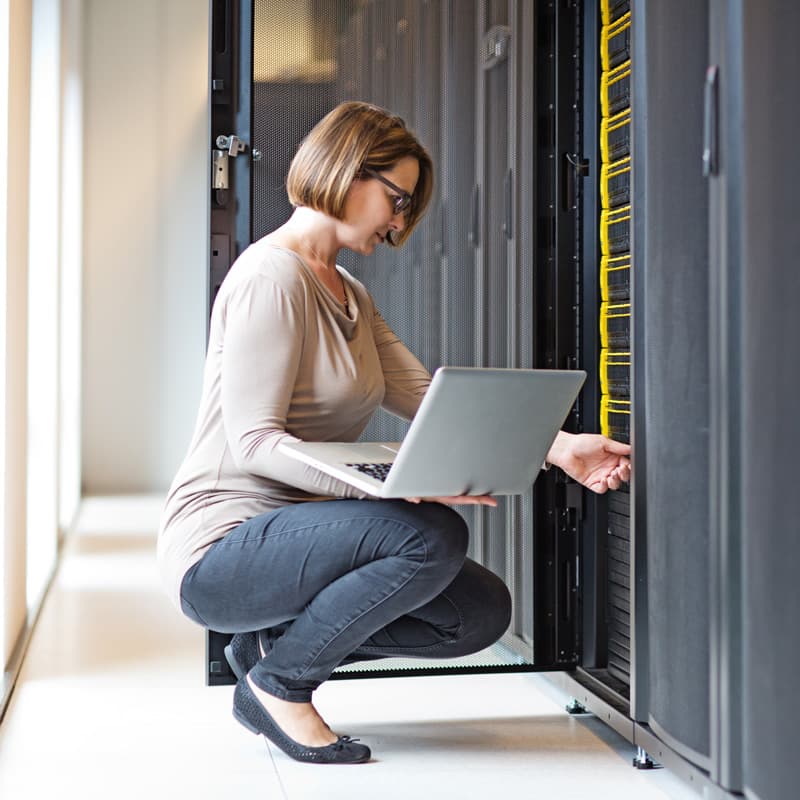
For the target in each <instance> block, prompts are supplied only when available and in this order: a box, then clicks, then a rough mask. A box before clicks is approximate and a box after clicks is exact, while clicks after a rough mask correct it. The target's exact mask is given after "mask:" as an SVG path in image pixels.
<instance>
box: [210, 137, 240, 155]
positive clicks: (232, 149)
mask: <svg viewBox="0 0 800 800" xmlns="http://www.w3.org/2000/svg"><path fill="white" fill-rule="evenodd" d="M217 147H219V149H220V150H227V151H228V155H229V156H238V155H239V153H244V152H245V151H246V150H247V142H244V141H242V140H241V139H240V138H239V137H238V136H234V135H233V134H231V135H230V136H224V135H220V136H217Z"/></svg>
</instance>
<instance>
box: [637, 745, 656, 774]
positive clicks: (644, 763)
mask: <svg viewBox="0 0 800 800" xmlns="http://www.w3.org/2000/svg"><path fill="white" fill-rule="evenodd" d="M633 766H634V767H636V769H658V767H659V766H660V764H656V762H655V761H653V759H652V758H650V756H649V755H647V752H646V751H645V750H643V749H642V748H641V747H637V748H636V755H635V756H634V757H633Z"/></svg>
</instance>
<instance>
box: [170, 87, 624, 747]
mask: <svg viewBox="0 0 800 800" xmlns="http://www.w3.org/2000/svg"><path fill="white" fill-rule="evenodd" d="M287 188H288V193H289V199H290V201H291V203H292V205H293V206H294V209H295V210H294V212H293V214H292V216H291V218H290V219H289V221H288V222H286V223H285V224H284V225H283V226H281V227H280V228H278V229H277V230H276V231H274V232H273V233H271V234H269V235H268V236H266V237H264V238H263V239H261V240H260V241H258V242H256V243H255V244H253V245H252V246H250V247H249V248H248V249H247V250H246V251H245V252H244V253H243V254H242V255H241V257H240V258H239V259H238V260H237V261H236V263H235V264H234V265H233V267H232V268H231V270H230V272H229V274H228V276H227V277H226V279H225V281H224V282H223V284H222V286H221V288H220V290H219V294H218V296H217V299H216V302H215V304H214V309H213V313H212V317H211V330H210V337H209V344H208V354H207V360H206V367H205V375H204V384H203V394H202V400H201V405H200V412H199V416H198V420H197V425H196V429H195V433H194V436H193V439H192V442H191V445H190V448H189V452H188V454H187V456H186V459H185V461H184V463H183V464H182V466H181V468H180V470H179V472H178V475H177V476H176V478H175V481H174V482H173V485H172V488H171V489H170V493H169V496H168V499H167V504H166V508H165V512H164V517H163V521H162V526H161V532H160V535H159V561H160V565H161V569H162V573H163V576H164V579H165V582H166V584H167V586H168V588H169V589H170V592H171V594H172V597H173V600H174V601H175V603H176V604H177V605H178V606H179V607H180V608H181V609H182V611H183V612H184V613H185V614H186V615H187V616H189V617H190V618H191V619H193V620H194V621H196V622H198V623H199V624H201V625H204V626H207V627H209V628H213V629H215V630H218V631H222V632H230V633H234V634H235V636H234V637H233V640H232V642H231V645H230V646H229V648H228V649H227V651H226V655H227V657H228V660H229V661H230V663H231V666H232V668H233V669H234V671H235V672H236V674H237V676H238V677H239V679H240V680H239V683H238V684H237V687H236V690H235V692H234V709H233V711H234V715H235V716H236V718H237V719H238V720H239V721H240V722H242V724H243V725H245V726H246V727H247V728H249V729H250V730H252V731H254V732H256V733H261V734H263V735H264V736H266V737H267V738H268V739H270V740H271V741H272V742H274V743H275V744H277V745H278V746H279V747H281V748H282V749H283V750H284V751H285V752H286V753H287V754H288V755H290V756H291V757H293V758H296V759H298V760H301V761H310V762H315V763H347V762H349V763H359V762H363V761H366V760H368V759H369V757H370V751H369V748H368V747H366V746H365V745H362V744H359V743H357V742H355V741H353V740H351V739H350V738H349V737H346V736H341V737H339V736H336V735H335V734H334V733H332V732H331V730H330V728H329V727H328V726H327V725H326V724H325V722H324V721H323V719H322V718H321V717H320V715H319V714H318V713H317V711H316V709H315V708H314V706H313V704H312V702H311V696H312V693H313V691H314V689H315V688H316V687H317V686H319V685H320V684H321V683H322V682H323V681H325V680H326V679H327V678H328V677H329V676H330V674H331V672H332V671H333V670H334V668H335V667H336V666H338V665H339V664H341V663H344V662H346V661H354V660H363V659H368V658H380V657H385V656H406V657H408V656H424V657H427V658H449V657H454V656H460V655H465V654H467V653H472V652H475V651H478V650H480V649H482V648H484V647H487V646H489V645H490V644H492V643H493V642H495V641H496V640H497V639H498V638H499V637H500V636H501V635H502V634H503V632H504V631H505V630H506V628H507V627H508V623H509V616H510V607H511V605H510V598H509V594H508V591H507V589H506V587H505V586H504V585H503V583H502V582H501V581H500V579H499V578H497V577H496V576H495V575H493V574H492V573H491V572H489V571H488V570H486V569H484V568H483V567H481V566H480V565H478V564H476V563H475V562H473V561H471V560H469V559H466V558H465V554H466V548H467V539H468V532H467V529H466V526H465V524H464V521H463V520H462V518H461V517H460V516H459V515H458V514H457V513H456V512H455V511H454V510H452V508H451V507H450V506H451V505H453V504H456V503H471V504H480V505H490V506H494V505H496V501H495V500H494V499H493V498H491V497H461V498H452V497H445V498H425V500H424V501H421V499H420V498H409V499H408V501H406V500H375V499H368V498H366V496H365V495H364V494H363V493H361V492H360V491H359V490H357V489H354V488H353V487H351V486H348V485H346V484H344V483H341V482H340V481H338V480H336V479H334V478H331V477H329V476H327V475H325V474H323V473H321V472H319V471H317V470H315V469H313V468H312V467H308V466H305V465H303V464H301V463H300V462H298V461H295V460H293V459H291V458H289V457H287V456H285V455H283V454H282V453H281V451H280V449H279V448H278V444H279V443H280V442H282V441H296V440H297V439H304V440H311V441H325V440H329V441H354V440H355V439H357V437H358V436H359V434H360V433H361V432H362V430H363V429H364V427H365V426H366V424H367V421H368V420H369V418H370V416H371V415H372V413H373V412H374V410H375V409H376V408H377V407H378V406H379V405H382V406H383V407H384V408H387V409H388V410H389V411H391V412H393V413H395V414H398V415H401V416H403V417H405V418H407V419H410V418H411V417H413V416H414V413H415V412H416V410H417V408H418V406H419V403H420V401H421V399H422V396H423V395H424V393H425V390H426V388H427V386H428V384H429V382H430V376H429V374H428V372H427V371H426V370H425V368H424V367H423V366H422V364H420V362H419V361H418V360H417V359H416V358H415V357H414V356H413V355H412V354H411V353H410V352H409V351H408V350H407V349H406V348H405V347H404V345H403V344H402V343H401V342H400V341H399V340H398V339H397V337H396V336H395V335H394V334H393V333H392V331H391V330H390V329H389V328H388V327H387V325H386V323H385V322H384V321H383V319H382V317H381V315H380V314H379V313H378V311H377V309H376V308H375V305H374V303H373V300H372V298H371V297H370V295H369V293H368V292H367V291H366V289H365V288H364V286H363V285H362V284H361V283H359V282H358V281H357V280H355V279H354V278H353V277H352V276H350V275H349V274H348V273H347V272H346V271H345V270H344V269H342V268H341V267H338V266H337V264H336V257H337V254H338V252H339V250H340V249H341V248H344V247H346V248H349V249H351V250H354V251H355V252H357V253H362V254H364V255H368V254H370V253H372V252H373V250H374V249H375V248H376V247H377V246H378V245H380V244H387V245H389V246H397V245H400V244H402V243H403V242H404V241H405V240H406V239H407V238H408V236H409V235H410V233H411V231H412V230H413V229H414V226H415V225H416V224H417V223H418V222H419V220H420V218H421V217H422V215H423V213H424V212H425V208H426V206H427V205H428V201H429V199H430V196H431V189H432V166H431V160H430V157H429V156H428V154H427V152H426V151H425V150H424V148H423V147H422V146H421V145H420V144H419V142H418V141H417V140H416V139H415V138H414V136H413V135H412V134H411V133H410V132H409V131H408V130H407V129H406V127H405V125H404V124H403V122H402V120H400V119H399V118H398V117H396V116H392V115H390V114H388V113H387V112H386V111H384V110H382V109H379V108H376V107H374V106H370V105H367V104H365V103H354V102H353V103H345V104H343V105H340V106H339V107H337V108H336V109H334V110H333V111H332V112H331V113H330V114H328V116H327V117H325V118H324V119H323V120H322V121H321V122H320V123H319V124H318V125H317V126H316V127H315V128H314V129H313V130H312V131H311V133H310V134H309V135H308V137H307V138H306V139H305V141H304V142H303V143H302V145H301V146H300V148H299V150H298V152H297V155H296V157H295V159H294V161H293V162H292V165H291V168H290V171H289V176H288V179H287ZM628 452H629V448H628V447H627V446H625V445H622V444H619V443H616V442H612V441H610V440H608V439H605V438H604V437H601V436H592V435H581V436H572V435H569V434H566V433H561V434H559V436H558V438H557V439H556V441H555V443H554V444H553V447H552V449H551V451H550V453H549V455H548V460H549V461H550V462H551V463H553V464H557V465H558V466H560V467H562V468H563V469H565V470H566V471H567V472H568V473H569V474H570V475H572V476H573V477H574V478H575V479H576V480H579V481H581V482H582V483H584V484H585V485H587V486H589V488H591V489H592V490H594V491H596V492H604V491H606V490H607V489H609V488H611V489H615V488H618V487H619V485H620V483H621V482H622V481H624V480H627V479H628V476H629V470H630V464H629V461H628V459H627V457H626V456H627V454H628ZM323 501H324V502H323Z"/></svg>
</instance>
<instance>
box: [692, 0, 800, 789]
mask: <svg viewBox="0 0 800 800" xmlns="http://www.w3.org/2000/svg"><path fill="white" fill-rule="evenodd" d="M798 36H800V8H798V6H797V5H796V4H793V3H782V2H778V0H767V2H764V3H759V4H754V3H745V2H732V3H723V2H720V0H714V2H713V3H712V25H711V48H712V50H711V59H710V62H709V63H710V65H711V70H710V72H709V76H708V94H709V107H710V108H709V112H710V117H711V118H713V119H715V120H716V122H717V124H716V126H712V128H711V129H710V130H709V131H708V134H709V135H708V140H707V142H706V145H707V148H708V152H709V154H710V158H709V160H708V168H709V169H708V171H709V173H710V174H709V178H710V186H711V198H712V207H711V230H712V232H713V233H712V250H711V252H712V278H713V281H714V284H713V285H714V295H713V305H712V310H713V315H712V323H713V328H712V330H713V334H714V335H713V339H712V342H713V346H714V363H715V367H716V369H715V372H714V384H713V386H714V392H713V398H712V408H713V410H714V412H715V425H714V428H713V434H714V436H713V444H714V446H713V449H712V452H713V454H714V457H715V460H718V461H719V463H720V465H721V466H720V468H719V469H718V470H717V471H716V473H715V486H714V489H715V491H714V505H713V512H714V513H713V522H714V525H713V527H712V531H713V532H714V535H715V554H716V557H717V559H718V560H719V569H718V571H717V575H716V579H715V582H714V587H713V588H714V595H713V597H714V612H715V613H714V620H715V626H716V629H717V631H718V640H719V649H718V653H717V654H716V666H717V680H716V681H715V686H714V692H713V694H712V697H713V698H714V702H715V706H716V710H717V717H718V720H719V724H718V727H717V728H716V730H715V731H714V733H715V736H714V740H713V741H714V743H715V751H716V753H717V759H716V760H715V764H714V778H715V780H716V782H718V783H719V784H720V785H721V786H723V787H724V788H725V789H728V790H734V791H742V792H743V793H744V794H745V796H746V797H748V798H751V799H752V800H756V799H758V800H779V799H780V798H786V797H793V796H795V795H796V794H797V778H796V769H795V765H794V763H793V758H794V750H795V748H794V738H795V727H796V726H795V721H796V720H797V715H798V713H800V696H799V695H798V693H797V690H796V665H797V663H798V659H800V636H798V625H797V613H798V609H800V584H799V583H798V581H797V579H796V575H795V573H796V566H797V564H798V563H800V536H798V534H799V533H800V522H798V513H797V509H796V506H795V503H794V484H795V482H796V481H795V470H794V469H793V467H794V466H795V465H796V463H797V452H798V447H800V427H799V426H798V424H797V420H796V407H797V397H798V391H800V377H798V370H797V364H798V363H800V322H799V321H798V315H797V308H798V302H800V275H799V274H798V271H797V269H796V263H797V253H798V248H799V247H800V233H798V226H797V224H796V222H795V219H794V217H795V216H796V210H797V207H798V202H797V192H798V186H800V167H799V166H798V161H797V159H796V158H795V157H794V156H793V155H791V154H792V151H793V148H794V145H795V141H796V138H797V128H798V124H800V113H798V106H797V103H796V101H795V98H796V97H797V79H798V76H800V51H798V47H797V42H798Z"/></svg>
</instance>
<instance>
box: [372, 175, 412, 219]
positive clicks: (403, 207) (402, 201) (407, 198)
mask: <svg viewBox="0 0 800 800" xmlns="http://www.w3.org/2000/svg"><path fill="white" fill-rule="evenodd" d="M361 171H362V172H363V173H364V175H369V176H370V178H375V179H376V180H379V181H380V182H381V183H382V184H383V185H384V186H388V187H389V188H390V189H391V190H392V191H393V192H396V194H393V195H392V209H393V211H394V213H395V214H402V213H403V212H404V211H407V210H408V209H409V208H411V201H412V200H413V199H414V198H413V197H412V196H411V195H410V194H409V193H408V192H407V191H406V190H405V189H401V188H400V187H399V186H397V185H396V184H394V183H392V182H391V181H390V180H389V179H388V178H384V177H383V175H381V174H380V172H376V171H375V170H374V169H370V168H369V167H364V169H362V170H361Z"/></svg>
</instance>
